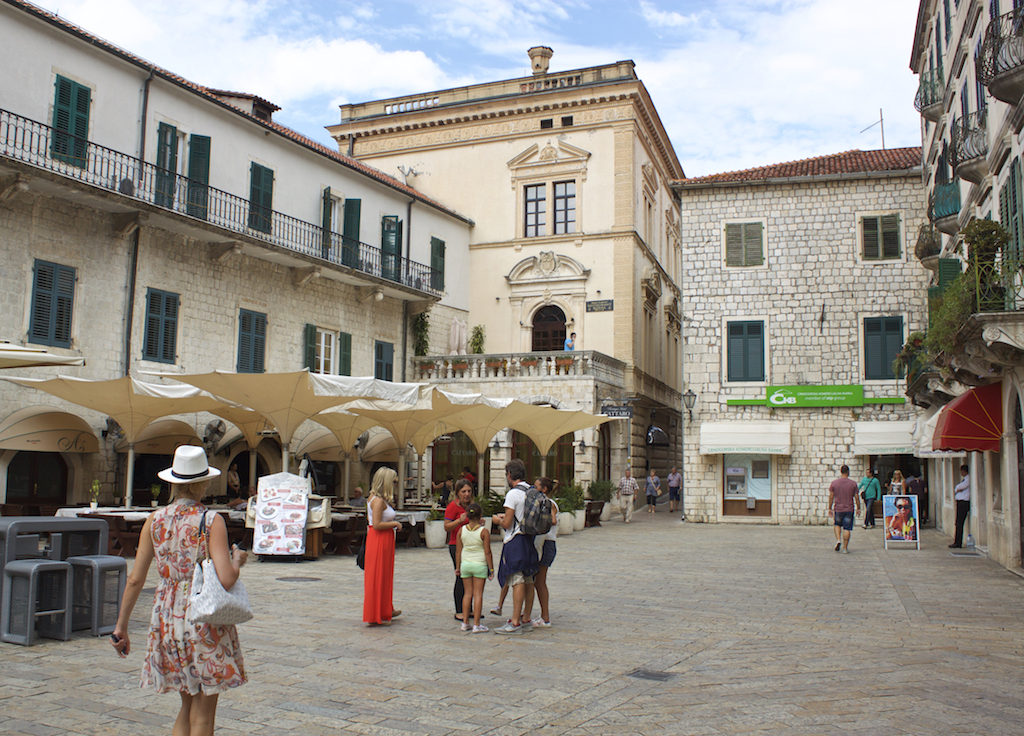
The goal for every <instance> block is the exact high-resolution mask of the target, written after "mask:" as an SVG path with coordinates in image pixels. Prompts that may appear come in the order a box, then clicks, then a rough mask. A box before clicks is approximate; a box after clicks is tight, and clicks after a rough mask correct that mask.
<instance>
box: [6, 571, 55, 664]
mask: <svg viewBox="0 0 1024 736" xmlns="http://www.w3.org/2000/svg"><path fill="white" fill-rule="evenodd" d="M71 590H72V584H71V565H70V564H68V563H67V562H62V561H60V560H45V559H37V560H15V561H13V562H8V563H7V564H6V565H5V566H4V581H3V592H4V595H3V601H4V604H3V608H2V609H0V640H2V641H5V642H7V643H9V644H22V645H26V646H31V645H32V644H34V643H35V640H36V636H37V635H38V636H45V637H47V638H50V639H62V640H64V641H67V640H68V639H70V638H71Z"/></svg>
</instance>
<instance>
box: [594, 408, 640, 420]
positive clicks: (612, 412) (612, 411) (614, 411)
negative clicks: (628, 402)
mask: <svg viewBox="0 0 1024 736" xmlns="http://www.w3.org/2000/svg"><path fill="white" fill-rule="evenodd" d="M601 413H602V414H604V415H605V416H606V417H626V418H628V419H631V418H632V417H633V407H632V406H603V407H601Z"/></svg>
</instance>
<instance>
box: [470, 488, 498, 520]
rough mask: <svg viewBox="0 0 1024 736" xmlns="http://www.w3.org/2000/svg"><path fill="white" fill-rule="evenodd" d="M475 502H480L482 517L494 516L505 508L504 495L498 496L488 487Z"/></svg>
mask: <svg viewBox="0 0 1024 736" xmlns="http://www.w3.org/2000/svg"><path fill="white" fill-rule="evenodd" d="M477 503H478V504H480V508H481V509H483V512H484V517H485V518H486V517H490V516H494V515H495V514H500V513H501V512H502V511H504V510H505V497H504V496H499V495H498V494H497V493H495V492H494V491H493V490H491V489H490V488H488V489H487V491H486V492H485V493H484V494H483V495H482V496H480V497H479V498H478V499H477Z"/></svg>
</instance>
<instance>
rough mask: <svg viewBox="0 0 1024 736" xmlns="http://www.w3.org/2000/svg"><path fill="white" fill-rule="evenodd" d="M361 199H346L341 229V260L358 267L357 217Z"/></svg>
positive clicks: (350, 265)
mask: <svg viewBox="0 0 1024 736" xmlns="http://www.w3.org/2000/svg"><path fill="white" fill-rule="evenodd" d="M361 209H362V200H359V199H346V200H345V211H344V215H343V220H344V221H343V222H342V231H341V262H342V264H344V265H346V266H349V267H350V268H359V242H360V241H359V218H360V210H361Z"/></svg>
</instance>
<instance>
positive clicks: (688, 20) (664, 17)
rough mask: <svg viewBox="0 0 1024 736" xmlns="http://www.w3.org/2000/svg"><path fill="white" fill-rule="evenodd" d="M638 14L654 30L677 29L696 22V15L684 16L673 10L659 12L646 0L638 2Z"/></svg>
mask: <svg viewBox="0 0 1024 736" xmlns="http://www.w3.org/2000/svg"><path fill="white" fill-rule="evenodd" d="M640 14H641V15H642V16H643V19H644V20H645V21H647V23H648V24H649V25H650V26H651V27H652V28H654V29H655V30H657V29H660V28H666V27H668V28H679V27H682V26H689V25H692V24H694V23H696V22H697V15H696V14H695V13H691V14H689V15H684V14H683V13H678V12H676V11H674V10H669V11H666V10H659V9H658V8H656V7H655V6H654V4H653V3H651V2H647V0H640Z"/></svg>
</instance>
